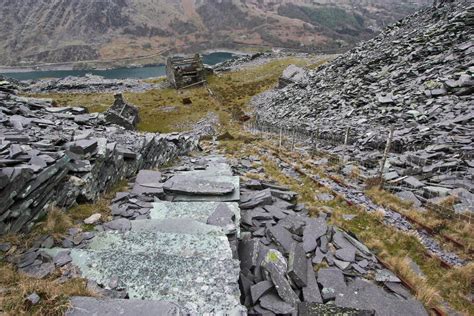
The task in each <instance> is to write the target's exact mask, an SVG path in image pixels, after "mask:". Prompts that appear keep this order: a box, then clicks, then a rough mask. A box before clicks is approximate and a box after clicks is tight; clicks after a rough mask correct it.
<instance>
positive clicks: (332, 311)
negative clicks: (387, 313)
mask: <svg viewBox="0 0 474 316" xmlns="http://www.w3.org/2000/svg"><path fill="white" fill-rule="evenodd" d="M298 315H299V316H323V315H324V316H326V315H327V316H329V315H334V316H374V315H375V312H374V311H370V310H360V309H356V308H347V307H338V306H334V305H333V304H319V303H312V302H301V303H299V304H298Z"/></svg>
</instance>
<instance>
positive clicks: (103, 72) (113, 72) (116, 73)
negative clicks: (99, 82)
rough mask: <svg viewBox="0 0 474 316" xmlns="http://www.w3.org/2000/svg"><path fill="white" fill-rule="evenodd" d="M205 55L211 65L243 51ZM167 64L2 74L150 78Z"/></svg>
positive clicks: (0, 72)
mask: <svg viewBox="0 0 474 316" xmlns="http://www.w3.org/2000/svg"><path fill="white" fill-rule="evenodd" d="M201 54H202V55H203V61H204V63H205V64H209V65H211V66H213V65H215V64H218V63H220V62H223V61H226V60H229V59H233V58H236V57H238V56H242V52H240V53H239V54H238V53H237V52H236V51H231V50H225V51H222V50H206V51H203V52H201ZM165 68H166V65H165V64H158V63H157V64H154V65H151V64H150V65H146V66H141V67H140V66H137V67H116V68H112V67H111V68H106V69H100V68H96V69H73V68H72V67H70V66H69V67H67V66H65V65H55V66H54V67H50V68H49V70H44V69H41V70H38V69H35V68H33V67H23V68H15V67H10V68H8V67H1V66H0V75H3V76H6V77H9V78H13V79H16V80H40V79H44V78H65V77H68V76H73V77H84V76H85V75H87V74H92V75H97V76H101V77H104V78H107V79H125V78H135V79H148V78H155V77H160V76H163V75H165V74H166V69H165Z"/></svg>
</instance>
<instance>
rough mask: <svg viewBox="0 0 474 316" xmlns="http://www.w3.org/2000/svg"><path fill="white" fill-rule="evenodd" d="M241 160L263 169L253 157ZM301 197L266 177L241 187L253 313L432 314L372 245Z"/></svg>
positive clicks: (244, 270) (245, 283) (244, 282)
mask: <svg viewBox="0 0 474 316" xmlns="http://www.w3.org/2000/svg"><path fill="white" fill-rule="evenodd" d="M249 160H252V161H253V162H254V163H256V162H257V160H256V159H253V158H252V157H249ZM257 164H258V163H257ZM234 168H235V170H237V171H238V172H239V173H241V174H244V173H246V172H248V171H251V170H253V171H257V172H258V167H253V166H250V165H249V164H248V163H247V161H246V160H245V161H244V164H242V163H238V164H237V165H235V166H234ZM296 198H297V195H296V193H294V192H292V191H290V190H289V189H288V188H285V187H282V186H279V185H278V184H274V183H266V182H262V181H258V180H251V181H248V182H246V183H244V184H243V186H242V188H241V197H240V208H241V217H242V218H241V228H242V232H241V236H242V238H241V240H240V242H239V246H238V254H239V259H240V268H241V273H240V289H241V293H242V301H243V304H244V305H245V306H246V307H247V308H249V314H250V315H276V314H278V315H280V314H283V315H290V314H292V313H296V312H298V313H300V314H301V315H326V314H327V315H339V314H341V315H394V314H400V315H427V312H426V311H425V309H424V308H423V305H422V304H421V303H420V302H418V301H416V300H415V299H414V298H413V297H412V296H411V294H410V293H409V291H408V290H407V289H406V288H405V287H404V286H403V285H402V284H401V281H400V280H399V279H398V278H397V277H396V276H395V275H394V274H393V273H391V272H390V271H388V270H386V269H385V268H384V267H383V266H382V265H381V264H380V263H379V262H378V260H377V259H376V258H375V256H374V255H373V254H372V253H371V252H370V250H369V249H368V248H367V247H366V246H365V245H363V244H362V243H361V242H360V241H358V240H357V239H356V238H355V237H353V236H351V235H350V234H348V233H346V232H344V231H342V230H340V229H339V228H337V227H334V226H332V225H330V224H328V223H327V218H326V215H321V216H320V217H318V218H311V217H309V215H308V211H307V210H306V209H305V207H304V205H301V204H297V203H296ZM374 275H375V281H373V280H372V277H371V276H374Z"/></svg>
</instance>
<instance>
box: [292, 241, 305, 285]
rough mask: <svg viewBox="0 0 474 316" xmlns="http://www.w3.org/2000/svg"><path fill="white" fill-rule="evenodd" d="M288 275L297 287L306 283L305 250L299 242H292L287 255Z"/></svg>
mask: <svg viewBox="0 0 474 316" xmlns="http://www.w3.org/2000/svg"><path fill="white" fill-rule="evenodd" d="M288 276H289V277H290V278H291V279H292V280H293V282H295V284H296V285H297V286H298V287H305V286H306V285H307V277H308V268H307V260H306V252H305V251H304V249H303V246H302V245H301V243H297V242H295V243H293V245H292V247H291V250H290V254H289V256H288Z"/></svg>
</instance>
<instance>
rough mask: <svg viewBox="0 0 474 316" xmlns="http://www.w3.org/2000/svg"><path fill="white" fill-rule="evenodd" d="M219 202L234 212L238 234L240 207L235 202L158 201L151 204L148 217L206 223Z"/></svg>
mask: <svg viewBox="0 0 474 316" xmlns="http://www.w3.org/2000/svg"><path fill="white" fill-rule="evenodd" d="M221 204H224V205H225V206H226V207H228V208H229V209H230V210H231V211H232V212H233V213H234V216H235V218H234V226H235V227H234V229H235V230H236V232H237V234H238V233H239V231H240V209H239V205H238V203H236V202H166V201H160V202H155V203H153V204H152V205H153V208H152V209H151V211H150V217H151V219H170V218H175V219H176V218H188V219H194V220H196V221H198V222H201V223H208V219H209V217H210V216H211V215H212V214H214V212H215V211H216V210H217V209H218V207H219V205H221ZM224 231H225V229H224ZM226 233H227V231H226Z"/></svg>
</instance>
